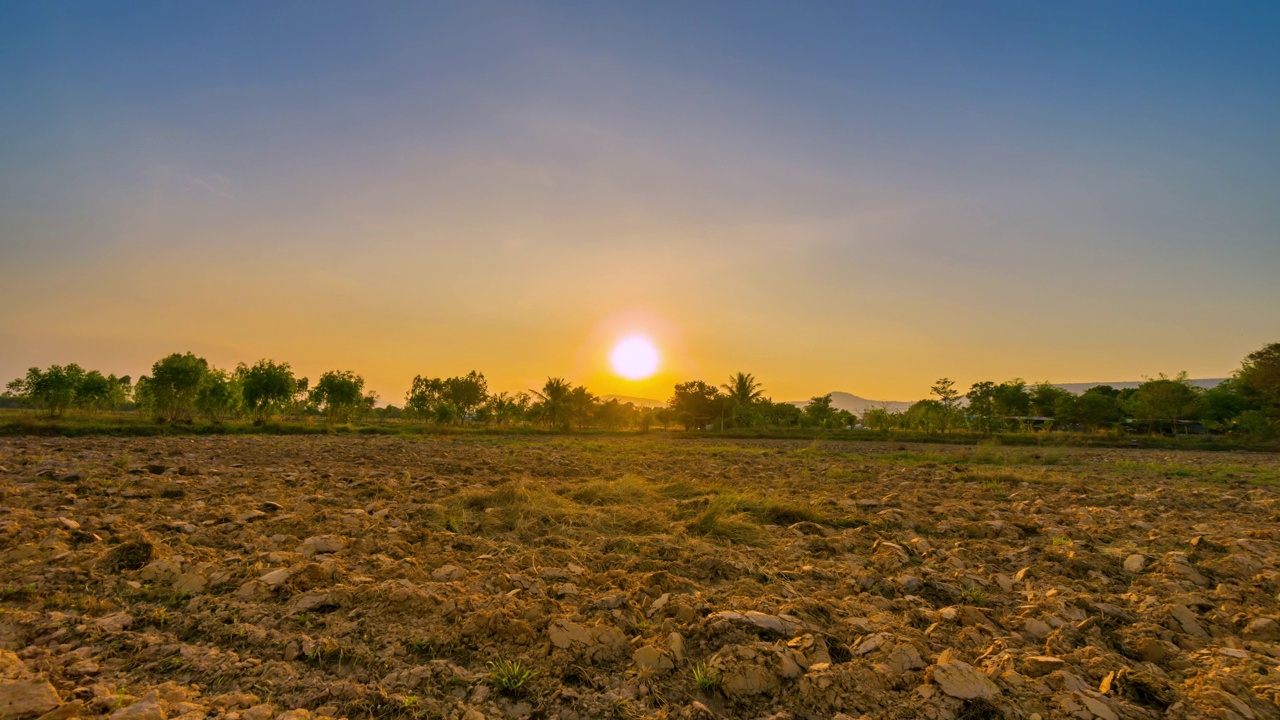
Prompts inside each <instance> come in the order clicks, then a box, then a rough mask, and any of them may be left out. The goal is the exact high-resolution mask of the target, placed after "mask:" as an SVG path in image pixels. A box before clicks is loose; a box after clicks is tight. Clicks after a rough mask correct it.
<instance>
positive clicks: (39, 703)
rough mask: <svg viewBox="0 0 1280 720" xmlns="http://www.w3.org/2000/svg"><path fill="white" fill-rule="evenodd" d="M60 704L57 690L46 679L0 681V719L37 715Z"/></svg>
mask: <svg viewBox="0 0 1280 720" xmlns="http://www.w3.org/2000/svg"><path fill="white" fill-rule="evenodd" d="M61 704H62V698H60V697H58V691H57V690H54V689H53V685H50V684H49V681H47V680H13V681H8V682H0V720H25V719H26V718H34V717H38V716H40V715H43V714H45V713H47V712H49V711H50V710H53V709H54V708H56V707H58V706H59V705H61Z"/></svg>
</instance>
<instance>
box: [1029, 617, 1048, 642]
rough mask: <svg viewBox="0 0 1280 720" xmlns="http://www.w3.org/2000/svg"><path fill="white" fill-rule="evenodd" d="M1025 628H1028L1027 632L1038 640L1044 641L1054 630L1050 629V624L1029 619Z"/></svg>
mask: <svg viewBox="0 0 1280 720" xmlns="http://www.w3.org/2000/svg"><path fill="white" fill-rule="evenodd" d="M1025 627H1026V628H1027V632H1028V633H1030V634H1031V636H1032V637H1034V638H1036V639H1037V640H1042V639H1044V638H1045V637H1046V636H1048V634H1049V633H1051V632H1053V628H1051V627H1049V624H1048V623H1046V622H1045V621H1043V620H1039V619H1037V618H1027V624H1026V626H1025Z"/></svg>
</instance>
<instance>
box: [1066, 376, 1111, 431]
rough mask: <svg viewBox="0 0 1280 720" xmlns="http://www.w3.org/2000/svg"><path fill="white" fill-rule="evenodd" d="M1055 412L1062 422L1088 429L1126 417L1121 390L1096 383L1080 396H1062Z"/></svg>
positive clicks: (1109, 424) (1098, 427)
mask: <svg viewBox="0 0 1280 720" xmlns="http://www.w3.org/2000/svg"><path fill="white" fill-rule="evenodd" d="M1054 413H1055V417H1057V418H1058V419H1059V420H1061V421H1062V422H1064V423H1069V424H1079V425H1081V426H1082V427H1084V428H1085V429H1086V430H1098V429H1100V428H1104V427H1108V426H1111V425H1115V424H1116V423H1118V422H1120V421H1121V420H1123V419H1124V410H1123V409H1122V408H1121V407H1120V391H1119V390H1116V389H1115V388H1113V387H1111V386H1110V385H1095V386H1094V387H1091V388H1089V389H1088V390H1085V391H1084V393H1082V394H1081V395H1080V396H1079V397H1067V398H1060V399H1059V401H1058V404H1057V405H1056V406H1055V408H1054Z"/></svg>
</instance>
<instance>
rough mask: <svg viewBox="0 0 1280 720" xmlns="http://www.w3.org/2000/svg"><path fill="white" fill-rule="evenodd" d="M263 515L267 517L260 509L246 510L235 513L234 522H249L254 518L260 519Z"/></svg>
mask: <svg viewBox="0 0 1280 720" xmlns="http://www.w3.org/2000/svg"><path fill="white" fill-rule="evenodd" d="M264 517H267V514H266V513H264V512H262V511H261V510H246V511H244V512H242V513H240V514H239V515H236V522H242V523H250V522H253V521H254V520H261V519H262V518H264Z"/></svg>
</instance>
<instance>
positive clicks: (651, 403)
mask: <svg viewBox="0 0 1280 720" xmlns="http://www.w3.org/2000/svg"><path fill="white" fill-rule="evenodd" d="M600 399H601V400H603V401H604V402H608V401H610V400H617V401H618V402H620V403H622V404H623V405H626V404H627V403H631V404H632V405H635V406H636V407H638V408H657V407H666V406H667V404H666V403H664V402H662V401H661V400H654V399H653V398H642V397H631V396H630V395H604V396H601V398H600Z"/></svg>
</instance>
